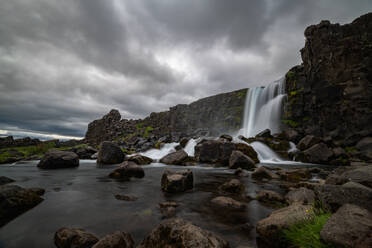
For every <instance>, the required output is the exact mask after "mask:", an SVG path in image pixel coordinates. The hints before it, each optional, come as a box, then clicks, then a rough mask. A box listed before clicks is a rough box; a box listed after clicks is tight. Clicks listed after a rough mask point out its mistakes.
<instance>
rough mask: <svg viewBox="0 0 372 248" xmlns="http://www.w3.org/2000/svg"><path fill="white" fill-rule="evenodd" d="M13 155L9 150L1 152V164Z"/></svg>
mask: <svg viewBox="0 0 372 248" xmlns="http://www.w3.org/2000/svg"><path fill="white" fill-rule="evenodd" d="M10 157H11V155H10V153H9V152H4V153H1V154H0V164H2V163H5V162H6V161H7V160H8V159H9V158H10Z"/></svg>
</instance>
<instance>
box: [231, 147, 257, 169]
mask: <svg viewBox="0 0 372 248" xmlns="http://www.w3.org/2000/svg"><path fill="white" fill-rule="evenodd" d="M229 168H230V169H237V168H242V169H246V170H253V169H254V168H256V166H255V162H254V161H253V160H252V159H251V158H250V157H248V156H246V155H244V154H243V153H242V152H240V151H233V152H232V154H231V156H230V160H229Z"/></svg>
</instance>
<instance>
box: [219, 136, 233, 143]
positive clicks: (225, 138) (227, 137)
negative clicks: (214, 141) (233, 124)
mask: <svg viewBox="0 0 372 248" xmlns="http://www.w3.org/2000/svg"><path fill="white" fill-rule="evenodd" d="M220 139H224V140H226V141H230V142H231V141H232V140H233V138H232V137H231V135H228V134H222V135H221V136H220Z"/></svg>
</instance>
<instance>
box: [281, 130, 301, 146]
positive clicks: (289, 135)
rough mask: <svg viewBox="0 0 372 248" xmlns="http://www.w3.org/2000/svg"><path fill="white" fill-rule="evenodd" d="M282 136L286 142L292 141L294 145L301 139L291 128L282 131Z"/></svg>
mask: <svg viewBox="0 0 372 248" xmlns="http://www.w3.org/2000/svg"><path fill="white" fill-rule="evenodd" d="M283 135H284V137H285V138H286V139H287V140H289V141H292V142H294V143H297V142H298V141H299V140H300V137H301V136H300V134H299V133H298V132H297V131H296V130H295V129H291V128H287V129H286V130H284V131H283Z"/></svg>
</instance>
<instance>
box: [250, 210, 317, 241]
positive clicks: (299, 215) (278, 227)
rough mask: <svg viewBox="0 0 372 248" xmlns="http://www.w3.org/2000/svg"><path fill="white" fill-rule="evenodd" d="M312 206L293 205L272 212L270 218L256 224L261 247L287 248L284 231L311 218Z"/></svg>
mask: <svg viewBox="0 0 372 248" xmlns="http://www.w3.org/2000/svg"><path fill="white" fill-rule="evenodd" d="M311 214H312V206H310V205H301V204H293V205H290V206H288V207H285V208H281V209H278V210H276V211H274V212H272V213H271V214H270V215H269V217H267V218H265V219H262V220H260V221H259V222H257V224H256V231H257V234H258V235H259V237H258V238H257V242H258V243H259V244H260V245H259V247H272V248H276V247H287V246H285V244H283V240H282V235H283V234H282V230H283V229H287V228H289V227H290V226H291V225H292V224H295V223H299V222H301V221H304V220H305V219H307V218H309V216H310V215H311Z"/></svg>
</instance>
